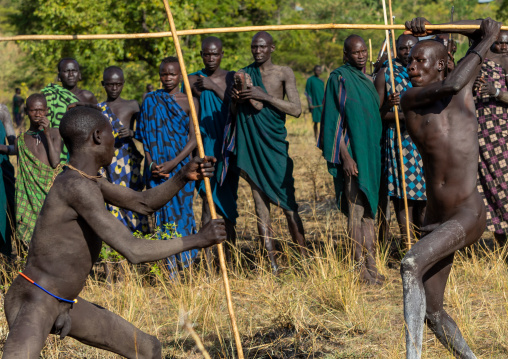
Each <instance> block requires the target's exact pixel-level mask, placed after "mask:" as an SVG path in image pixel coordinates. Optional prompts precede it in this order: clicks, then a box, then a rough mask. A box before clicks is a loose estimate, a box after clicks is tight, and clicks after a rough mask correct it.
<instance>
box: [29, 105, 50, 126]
mask: <svg viewBox="0 0 508 359" xmlns="http://www.w3.org/2000/svg"><path fill="white" fill-rule="evenodd" d="M26 107H27V114H28V118H29V119H30V123H31V124H38V123H39V121H40V120H42V119H43V118H44V117H45V116H46V115H47V114H48V106H47V104H46V102H45V101H42V100H33V101H30V102H29V103H27V106H26Z"/></svg>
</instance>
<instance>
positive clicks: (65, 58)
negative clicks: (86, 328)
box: [56, 57, 79, 72]
mask: <svg viewBox="0 0 508 359" xmlns="http://www.w3.org/2000/svg"><path fill="white" fill-rule="evenodd" d="M64 61H74V62H75V63H76V65H78V70H79V63H78V60H76V59H74V58H72V57H64V58H63V59H61V60H60V61H58V65H56V68H57V69H58V72H60V66H61V65H62V62H64Z"/></svg>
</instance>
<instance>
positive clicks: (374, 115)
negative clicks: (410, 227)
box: [318, 35, 384, 284]
mask: <svg viewBox="0 0 508 359" xmlns="http://www.w3.org/2000/svg"><path fill="white" fill-rule="evenodd" d="M344 58H345V60H346V64H345V65H343V66H341V67H339V68H337V69H335V70H334V71H332V73H331V74H330V77H329V78H328V82H327V84H326V90H325V98H324V101H323V117H322V120H321V129H320V132H319V139H318V147H319V148H320V149H321V150H322V151H323V157H324V158H325V160H326V161H327V164H328V172H330V174H331V175H332V176H333V183H334V185H335V194H336V198H337V206H338V207H339V208H340V210H341V211H343V212H344V213H345V214H346V215H347V216H348V233H349V236H350V237H351V238H352V240H353V243H352V258H353V260H354V261H355V262H356V263H357V264H358V265H359V267H360V278H361V280H362V281H364V282H366V283H368V284H380V283H381V281H382V280H383V279H384V277H383V276H382V275H380V274H379V273H378V270H377V268H376V259H375V246H374V245H375V240H376V233H375V225H374V218H375V215H376V210H377V205H378V197H379V181H380V174H381V148H380V141H381V131H382V129H381V117H380V115H379V95H378V93H377V92H376V88H375V87H374V85H373V84H372V81H371V80H370V79H369V78H368V77H367V76H365V74H364V73H363V72H362V70H363V68H364V67H365V64H366V63H367V58H368V53H367V46H366V45H365V42H364V41H363V39H362V38H361V37H360V36H358V35H351V36H349V37H348V38H347V39H346V40H345V41H344ZM364 253H365V257H364Z"/></svg>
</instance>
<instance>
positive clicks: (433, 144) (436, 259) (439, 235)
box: [401, 18, 501, 358]
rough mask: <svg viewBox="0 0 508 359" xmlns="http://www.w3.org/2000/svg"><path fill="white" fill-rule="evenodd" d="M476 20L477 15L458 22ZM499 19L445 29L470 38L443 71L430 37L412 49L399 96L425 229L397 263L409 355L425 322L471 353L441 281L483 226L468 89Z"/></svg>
mask: <svg viewBox="0 0 508 359" xmlns="http://www.w3.org/2000/svg"><path fill="white" fill-rule="evenodd" d="M458 23H459V24H478V25H480V21H460V22H458ZM427 24H429V22H428V21H427V20H426V19H424V18H416V19H413V20H412V21H408V22H406V27H407V29H408V30H411V31H412V33H413V35H415V36H425V35H428V34H429V32H427V31H426V30H425V25H427ZM500 27H501V24H500V23H498V22H495V21H493V20H492V19H490V18H487V19H485V20H483V21H481V26H480V30H450V31H453V32H455V33H460V34H463V35H466V36H469V37H470V38H472V39H473V40H474V42H473V45H472V46H471V48H470V49H469V51H468V53H467V55H466V56H465V57H464V58H463V59H462V60H461V61H460V62H459V63H458V65H457V67H456V68H455V70H453V72H452V73H451V74H449V75H448V76H446V78H445V73H446V67H447V62H448V53H447V50H446V47H444V45H443V44H441V43H439V42H437V41H434V40H425V41H421V42H419V43H417V44H416V45H415V46H414V47H413V48H412V49H411V53H410V55H409V61H408V73H409V77H410V79H411V83H412V84H413V88H411V89H408V90H407V91H406V92H405V94H404V95H403V96H402V98H401V105H402V109H403V111H404V116H405V119H406V126H407V129H408V132H409V134H410V135H411V138H412V139H413V141H414V142H415V144H416V146H417V147H418V150H419V151H420V154H421V156H422V158H423V166H424V170H425V176H426V184H427V213H426V216H425V221H424V227H422V228H421V230H422V232H423V233H426V235H424V236H423V237H422V239H421V240H420V241H418V242H417V243H416V244H415V245H414V246H413V247H412V248H411V249H410V250H409V252H408V253H407V254H406V256H405V257H404V258H403V260H402V263H401V275H402V284H403V289H404V319H405V322H406V357H407V358H420V357H421V354H422V353H421V350H422V340H423V329H424V328H423V327H424V322H426V323H427V325H428V326H429V328H430V329H431V330H432V331H433V332H434V334H435V335H436V337H437V338H438V339H439V341H440V342H441V343H442V344H443V345H445V346H446V347H447V348H448V350H450V352H452V353H453V354H454V355H455V356H456V357H459V358H476V357H475V355H474V354H473V352H472V351H471V349H470V348H469V346H468V345H467V344H466V342H465V340H464V338H463V337H462V334H461V333H460V330H459V328H458V327H457V324H455V322H454V321H453V319H452V318H450V316H449V315H448V313H446V311H445V310H444V308H443V296H444V291H445V287H446V281H447V279H448V276H449V274H450V270H451V266H452V264H453V257H454V254H455V252H456V251H458V250H460V249H462V248H464V247H466V246H469V245H471V244H473V243H474V242H476V241H477V240H478V239H479V238H480V236H481V235H482V233H483V231H484V229H485V205H484V204H483V201H482V198H481V196H480V194H479V193H478V190H477V187H476V176H477V171H478V136H477V127H478V123H477V120H476V114H475V107H474V102H473V94H472V88H473V83H474V81H475V78H476V76H477V75H478V71H479V70H480V67H481V64H482V63H483V58H484V57H485V55H486V54H487V51H488V49H489V47H490V46H491V45H492V43H493V42H494V41H495V40H496V39H497V36H498V34H499V30H500Z"/></svg>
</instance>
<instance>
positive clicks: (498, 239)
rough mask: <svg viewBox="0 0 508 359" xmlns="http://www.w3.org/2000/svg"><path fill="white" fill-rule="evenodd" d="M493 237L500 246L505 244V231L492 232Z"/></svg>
mask: <svg viewBox="0 0 508 359" xmlns="http://www.w3.org/2000/svg"><path fill="white" fill-rule="evenodd" d="M494 239H495V240H496V242H497V244H498V245H499V246H500V247H504V245H505V244H506V239H507V238H506V233H496V232H494Z"/></svg>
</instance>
